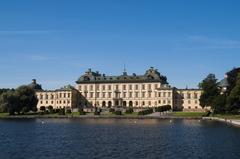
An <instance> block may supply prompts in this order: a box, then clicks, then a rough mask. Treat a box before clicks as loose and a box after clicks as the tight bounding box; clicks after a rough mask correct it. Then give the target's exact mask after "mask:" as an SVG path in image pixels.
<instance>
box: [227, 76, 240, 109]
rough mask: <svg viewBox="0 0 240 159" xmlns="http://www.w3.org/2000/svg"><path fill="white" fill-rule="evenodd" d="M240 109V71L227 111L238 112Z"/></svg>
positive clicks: (229, 98)
mask: <svg viewBox="0 0 240 159" xmlns="http://www.w3.org/2000/svg"><path fill="white" fill-rule="evenodd" d="M239 109H240V73H238V76H237V78H236V84H235V86H234V88H233V89H232V90H231V92H230V94H229V96H228V99H227V111H228V112H236V111H238V110H239Z"/></svg>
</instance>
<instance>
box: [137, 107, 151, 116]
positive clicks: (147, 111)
mask: <svg viewBox="0 0 240 159" xmlns="http://www.w3.org/2000/svg"><path fill="white" fill-rule="evenodd" d="M152 113H153V109H152V108H149V109H146V110H142V111H139V112H138V115H147V114H152Z"/></svg>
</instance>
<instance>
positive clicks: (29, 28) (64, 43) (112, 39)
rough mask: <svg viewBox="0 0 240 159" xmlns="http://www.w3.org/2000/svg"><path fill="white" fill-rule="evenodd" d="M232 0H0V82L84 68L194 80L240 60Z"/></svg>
mask: <svg viewBox="0 0 240 159" xmlns="http://www.w3.org/2000/svg"><path fill="white" fill-rule="evenodd" d="M239 8H240V1H238V0H235V1H234V0H211V1H209V0H201V1H193V0H181V1H179V0H101V1H100V0H41V1H40V0H38V1H33V0H21V1H20V0H1V1H0V88H16V87H18V86H19V85H22V84H29V83H31V80H32V79H37V81H38V83H40V84H42V87H43V88H44V89H56V88H59V87H62V86H64V85H67V84H71V85H75V81H76V80H77V79H78V78H79V77H80V76H81V75H82V74H83V73H84V72H85V71H86V70H87V69H88V68H92V70H94V71H100V73H105V74H106V75H120V74H122V72H123V69H124V65H126V69H127V72H128V74H132V73H136V74H144V73H145V71H146V70H147V69H148V68H149V67H155V68H157V69H158V70H159V71H160V73H161V74H163V75H165V76H167V78H168V82H169V83H170V85H171V86H175V87H178V88H185V87H186V86H188V87H189V88H196V87H197V86H198V83H199V82H200V81H202V80H203V78H205V77H206V76H207V75H208V74H209V73H214V74H215V75H216V77H217V78H218V79H219V80H220V79H222V78H223V77H224V73H225V72H227V71H229V70H231V69H232V68H234V67H239V66H240V29H239V28H240V20H239V18H240V9H239Z"/></svg>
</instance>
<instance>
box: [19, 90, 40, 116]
mask: <svg viewBox="0 0 240 159" xmlns="http://www.w3.org/2000/svg"><path fill="white" fill-rule="evenodd" d="M16 95H17V97H18V98H19V107H18V109H17V111H18V112H19V111H22V112H23V111H24V112H28V111H34V110H35V109H36V107H37V103H38V99H37V97H36V94H35V90H34V89H32V88H31V87H29V86H20V87H18V88H17V89H16ZM23 108H24V110H23Z"/></svg>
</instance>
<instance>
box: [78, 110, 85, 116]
mask: <svg viewBox="0 0 240 159" xmlns="http://www.w3.org/2000/svg"><path fill="white" fill-rule="evenodd" d="M78 112H79V115H86V112H84V111H83V109H78Z"/></svg>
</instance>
